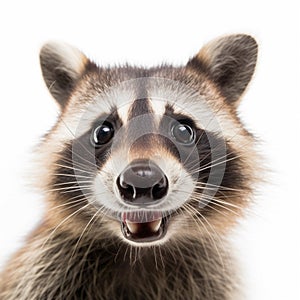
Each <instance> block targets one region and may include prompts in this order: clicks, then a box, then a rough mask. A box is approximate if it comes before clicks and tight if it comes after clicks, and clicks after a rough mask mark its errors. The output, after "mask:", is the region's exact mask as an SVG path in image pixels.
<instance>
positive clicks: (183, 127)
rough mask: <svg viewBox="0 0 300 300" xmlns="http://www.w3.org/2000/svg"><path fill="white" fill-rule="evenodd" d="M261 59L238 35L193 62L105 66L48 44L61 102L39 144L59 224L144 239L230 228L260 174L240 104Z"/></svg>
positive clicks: (48, 77) (46, 57) (45, 62)
mask: <svg viewBox="0 0 300 300" xmlns="http://www.w3.org/2000/svg"><path fill="white" fill-rule="evenodd" d="M256 56H257V45H256V42H255V41H254V40H253V38H251V37H249V36H246V35H233V36H227V37H223V38H220V39H217V40H215V41H212V42H211V43H209V44H208V45H206V46H205V47H203V48H202V49H201V51H200V52H199V53H198V54H197V55H196V56H195V57H194V58H192V59H191V60H189V62H188V63H187V65H186V66H183V67H172V66H167V65H163V66H159V67H156V68H150V69H144V68H138V67H129V66H126V67H113V68H102V67H99V66H97V65H96V64H95V63H93V62H91V61H90V60H88V59H87V58H86V57H85V56H84V55H83V54H82V53H81V52H80V51H79V50H77V49H75V48H73V47H71V46H69V45H66V44H57V43H49V44H46V45H45V46H44V47H43V48H42V50H41V54H40V59H41V67H42V73H43V76H44V79H45V82H46V84H47V86H48V88H49V91H50V92H51V94H52V95H53V97H54V98H55V99H56V100H57V102H58V104H59V106H60V109H61V115H60V118H59V119H58V121H57V124H56V125H55V126H54V127H53V128H52V130H51V131H50V132H49V133H48V134H47V135H46V136H45V137H44V140H43V142H42V143H41V147H40V149H41V150H40V153H41V160H40V161H42V164H43V165H42V167H41V168H40V169H41V170H45V172H44V174H42V176H43V180H42V181H43V182H44V183H46V184H45V185H44V186H43V188H44V189H46V191H47V193H48V203H49V205H50V207H51V208H52V209H51V210H49V213H48V219H49V220H50V222H52V223H53V225H54V226H57V224H59V227H60V228H65V229H67V230H69V231H71V232H73V233H74V234H76V235H77V236H78V235H80V236H82V235H84V234H85V235H89V236H91V237H92V238H95V237H96V238H99V239H103V240H105V239H106V240H108V239H109V240H119V239H118V238H120V239H121V240H122V241H126V242H128V243H130V244H132V245H135V246H149V245H155V244H163V243H165V242H167V241H169V240H180V239H185V238H188V237H199V236H201V235H204V234H206V233H221V232H223V231H225V230H226V229H227V228H228V227H229V226H231V225H232V224H233V223H234V222H235V220H236V216H237V215H240V214H241V212H242V210H243V208H244V207H245V206H246V204H247V202H248V200H249V196H250V194H251V190H252V188H253V184H254V179H255V168H254V166H255V163H254V160H255V154H254V152H253V137H252V136H251V134H249V133H248V132H247V131H246V130H245V129H244V128H243V126H242V124H241V122H240V120H239V118H238V116H237V113H236V109H237V106H238V103H239V100H240V98H241V95H242V93H243V92H244V90H245V89H246V87H247V85H248V83H249V81H250V79H251V77H252V74H253V72H254V68H255V64H256Z"/></svg>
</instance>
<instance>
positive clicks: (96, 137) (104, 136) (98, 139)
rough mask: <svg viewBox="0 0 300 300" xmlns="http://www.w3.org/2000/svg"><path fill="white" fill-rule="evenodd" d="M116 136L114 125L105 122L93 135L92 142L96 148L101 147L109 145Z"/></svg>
mask: <svg viewBox="0 0 300 300" xmlns="http://www.w3.org/2000/svg"><path fill="white" fill-rule="evenodd" d="M113 136H114V128H113V125H112V124H111V123H109V122H107V121H104V122H103V123H102V124H101V125H99V126H98V127H96V128H95V129H94V131H93V133H92V136H91V141H92V144H93V145H94V146H96V147H97V146H101V145H104V144H107V143H108V142H109V141H110V140H111V139H112V138H113Z"/></svg>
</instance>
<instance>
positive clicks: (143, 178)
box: [117, 160, 168, 204]
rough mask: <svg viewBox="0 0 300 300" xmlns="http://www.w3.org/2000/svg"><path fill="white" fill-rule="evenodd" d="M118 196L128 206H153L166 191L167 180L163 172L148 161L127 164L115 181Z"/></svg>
mask: <svg viewBox="0 0 300 300" xmlns="http://www.w3.org/2000/svg"><path fill="white" fill-rule="evenodd" d="M117 185H118V188H119V191H120V195H121V197H122V198H123V200H124V201H125V202H128V203H130V204H153V202H154V201H158V200H160V199H162V198H163V197H164V196H165V195H166V194H167V191H168V180H167V177H166V175H165V174H164V173H163V171H162V170H161V169H160V168H159V167H158V166H157V165H156V164H155V163H153V162H151V161H149V160H136V161H133V162H132V163H131V164H129V165H128V166H127V167H126V168H125V169H124V171H123V172H122V173H121V174H120V176H119V177H118V179H117Z"/></svg>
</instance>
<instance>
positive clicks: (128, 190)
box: [117, 176, 136, 201]
mask: <svg viewBox="0 0 300 300" xmlns="http://www.w3.org/2000/svg"><path fill="white" fill-rule="evenodd" d="M117 186H118V188H119V191H120V194H121V197H122V198H123V199H127V200H128V201H132V200H133V199H134V198H135V194H136V192H135V188H134V187H133V186H132V185H130V184H128V183H126V182H125V181H124V180H123V178H122V176H119V177H118V179H117Z"/></svg>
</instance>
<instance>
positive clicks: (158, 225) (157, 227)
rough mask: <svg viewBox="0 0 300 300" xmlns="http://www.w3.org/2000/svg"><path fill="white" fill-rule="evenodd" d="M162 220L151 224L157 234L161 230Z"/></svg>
mask: <svg viewBox="0 0 300 300" xmlns="http://www.w3.org/2000/svg"><path fill="white" fill-rule="evenodd" d="M161 221H162V219H158V220H155V221H152V222H150V223H149V225H150V228H151V230H152V231H153V232H157V231H158V230H159V228H160V225H161Z"/></svg>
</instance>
